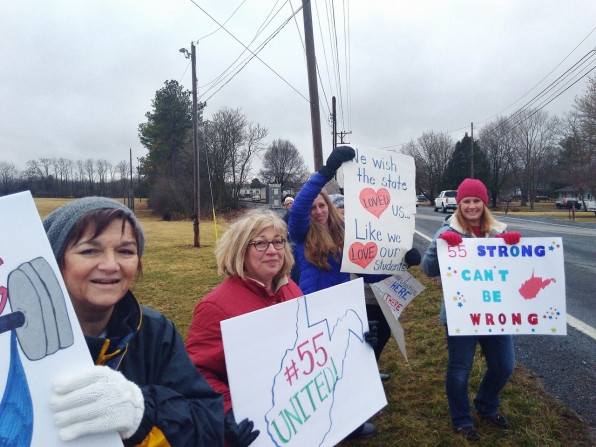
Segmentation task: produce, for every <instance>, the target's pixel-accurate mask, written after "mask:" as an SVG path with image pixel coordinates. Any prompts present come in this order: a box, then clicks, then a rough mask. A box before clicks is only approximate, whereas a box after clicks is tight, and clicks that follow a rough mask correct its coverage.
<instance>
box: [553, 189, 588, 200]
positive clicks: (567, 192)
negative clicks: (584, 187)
mask: <svg viewBox="0 0 596 447" xmlns="http://www.w3.org/2000/svg"><path fill="white" fill-rule="evenodd" d="M555 192H556V193H557V195H558V196H557V198H559V199H562V198H564V197H569V198H572V199H580V198H581V199H583V200H594V195H593V194H592V192H591V191H585V192H584V194H583V195H582V197H580V194H579V192H578V191H577V190H576V189H575V188H574V187H573V186H565V187H564V188H559V189H557V190H555Z"/></svg>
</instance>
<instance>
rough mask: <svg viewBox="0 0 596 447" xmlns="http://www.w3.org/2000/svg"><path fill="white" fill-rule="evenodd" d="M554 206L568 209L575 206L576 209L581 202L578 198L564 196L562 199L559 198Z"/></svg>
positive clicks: (579, 206)
mask: <svg viewBox="0 0 596 447" xmlns="http://www.w3.org/2000/svg"><path fill="white" fill-rule="evenodd" d="M555 206H556V207H557V209H563V208H564V209H566V210H570V209H572V208H574V207H575V209H576V210H579V209H581V207H582V204H581V202H580V201H579V200H578V199H574V198H572V197H565V198H563V199H559V200H557V201H556V202H555Z"/></svg>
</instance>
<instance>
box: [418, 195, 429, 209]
mask: <svg viewBox="0 0 596 447" xmlns="http://www.w3.org/2000/svg"><path fill="white" fill-rule="evenodd" d="M427 201H428V199H427V198H426V196H425V195H424V194H418V195H417V196H416V206H418V205H419V204H421V203H425V202H427Z"/></svg>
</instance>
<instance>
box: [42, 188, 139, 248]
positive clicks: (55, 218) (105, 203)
mask: <svg viewBox="0 0 596 447" xmlns="http://www.w3.org/2000/svg"><path fill="white" fill-rule="evenodd" d="M101 209H119V210H122V211H124V214H125V215H126V217H128V218H129V219H130V220H131V221H132V222H133V223H134V226H135V227H136V230H137V232H138V233H139V256H141V255H142V254H143V251H144V250H145V233H144V232H143V228H142V227H141V224H140V223H139V221H138V220H137V218H136V217H135V215H134V213H133V212H132V211H131V210H130V208H128V207H127V206H126V205H124V204H122V203H120V202H117V201H116V200H113V199H108V198H107V197H85V198H82V199H77V200H74V201H72V202H69V203H67V204H66V205H63V206H61V207H60V208H58V209H56V210H54V211H52V212H51V213H50V214H49V215H48V216H47V217H46V218H45V219H44V220H43V227H44V229H45V230H46V233H47V236H48V239H49V241H50V245H51V246H52V251H53V252H54V256H55V257H56V259H60V257H61V256H62V254H63V253H64V243H65V242H66V238H67V237H68V233H70V230H71V229H72V227H73V225H74V224H75V223H76V222H77V221H78V220H79V219H80V218H81V217H83V216H84V215H85V214H87V213H89V212H91V211H95V210H101Z"/></svg>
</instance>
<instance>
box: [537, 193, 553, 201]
mask: <svg viewBox="0 0 596 447" xmlns="http://www.w3.org/2000/svg"><path fill="white" fill-rule="evenodd" d="M544 200H550V197H549V196H543V195H540V194H538V195H537V196H536V202H540V201H544Z"/></svg>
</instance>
